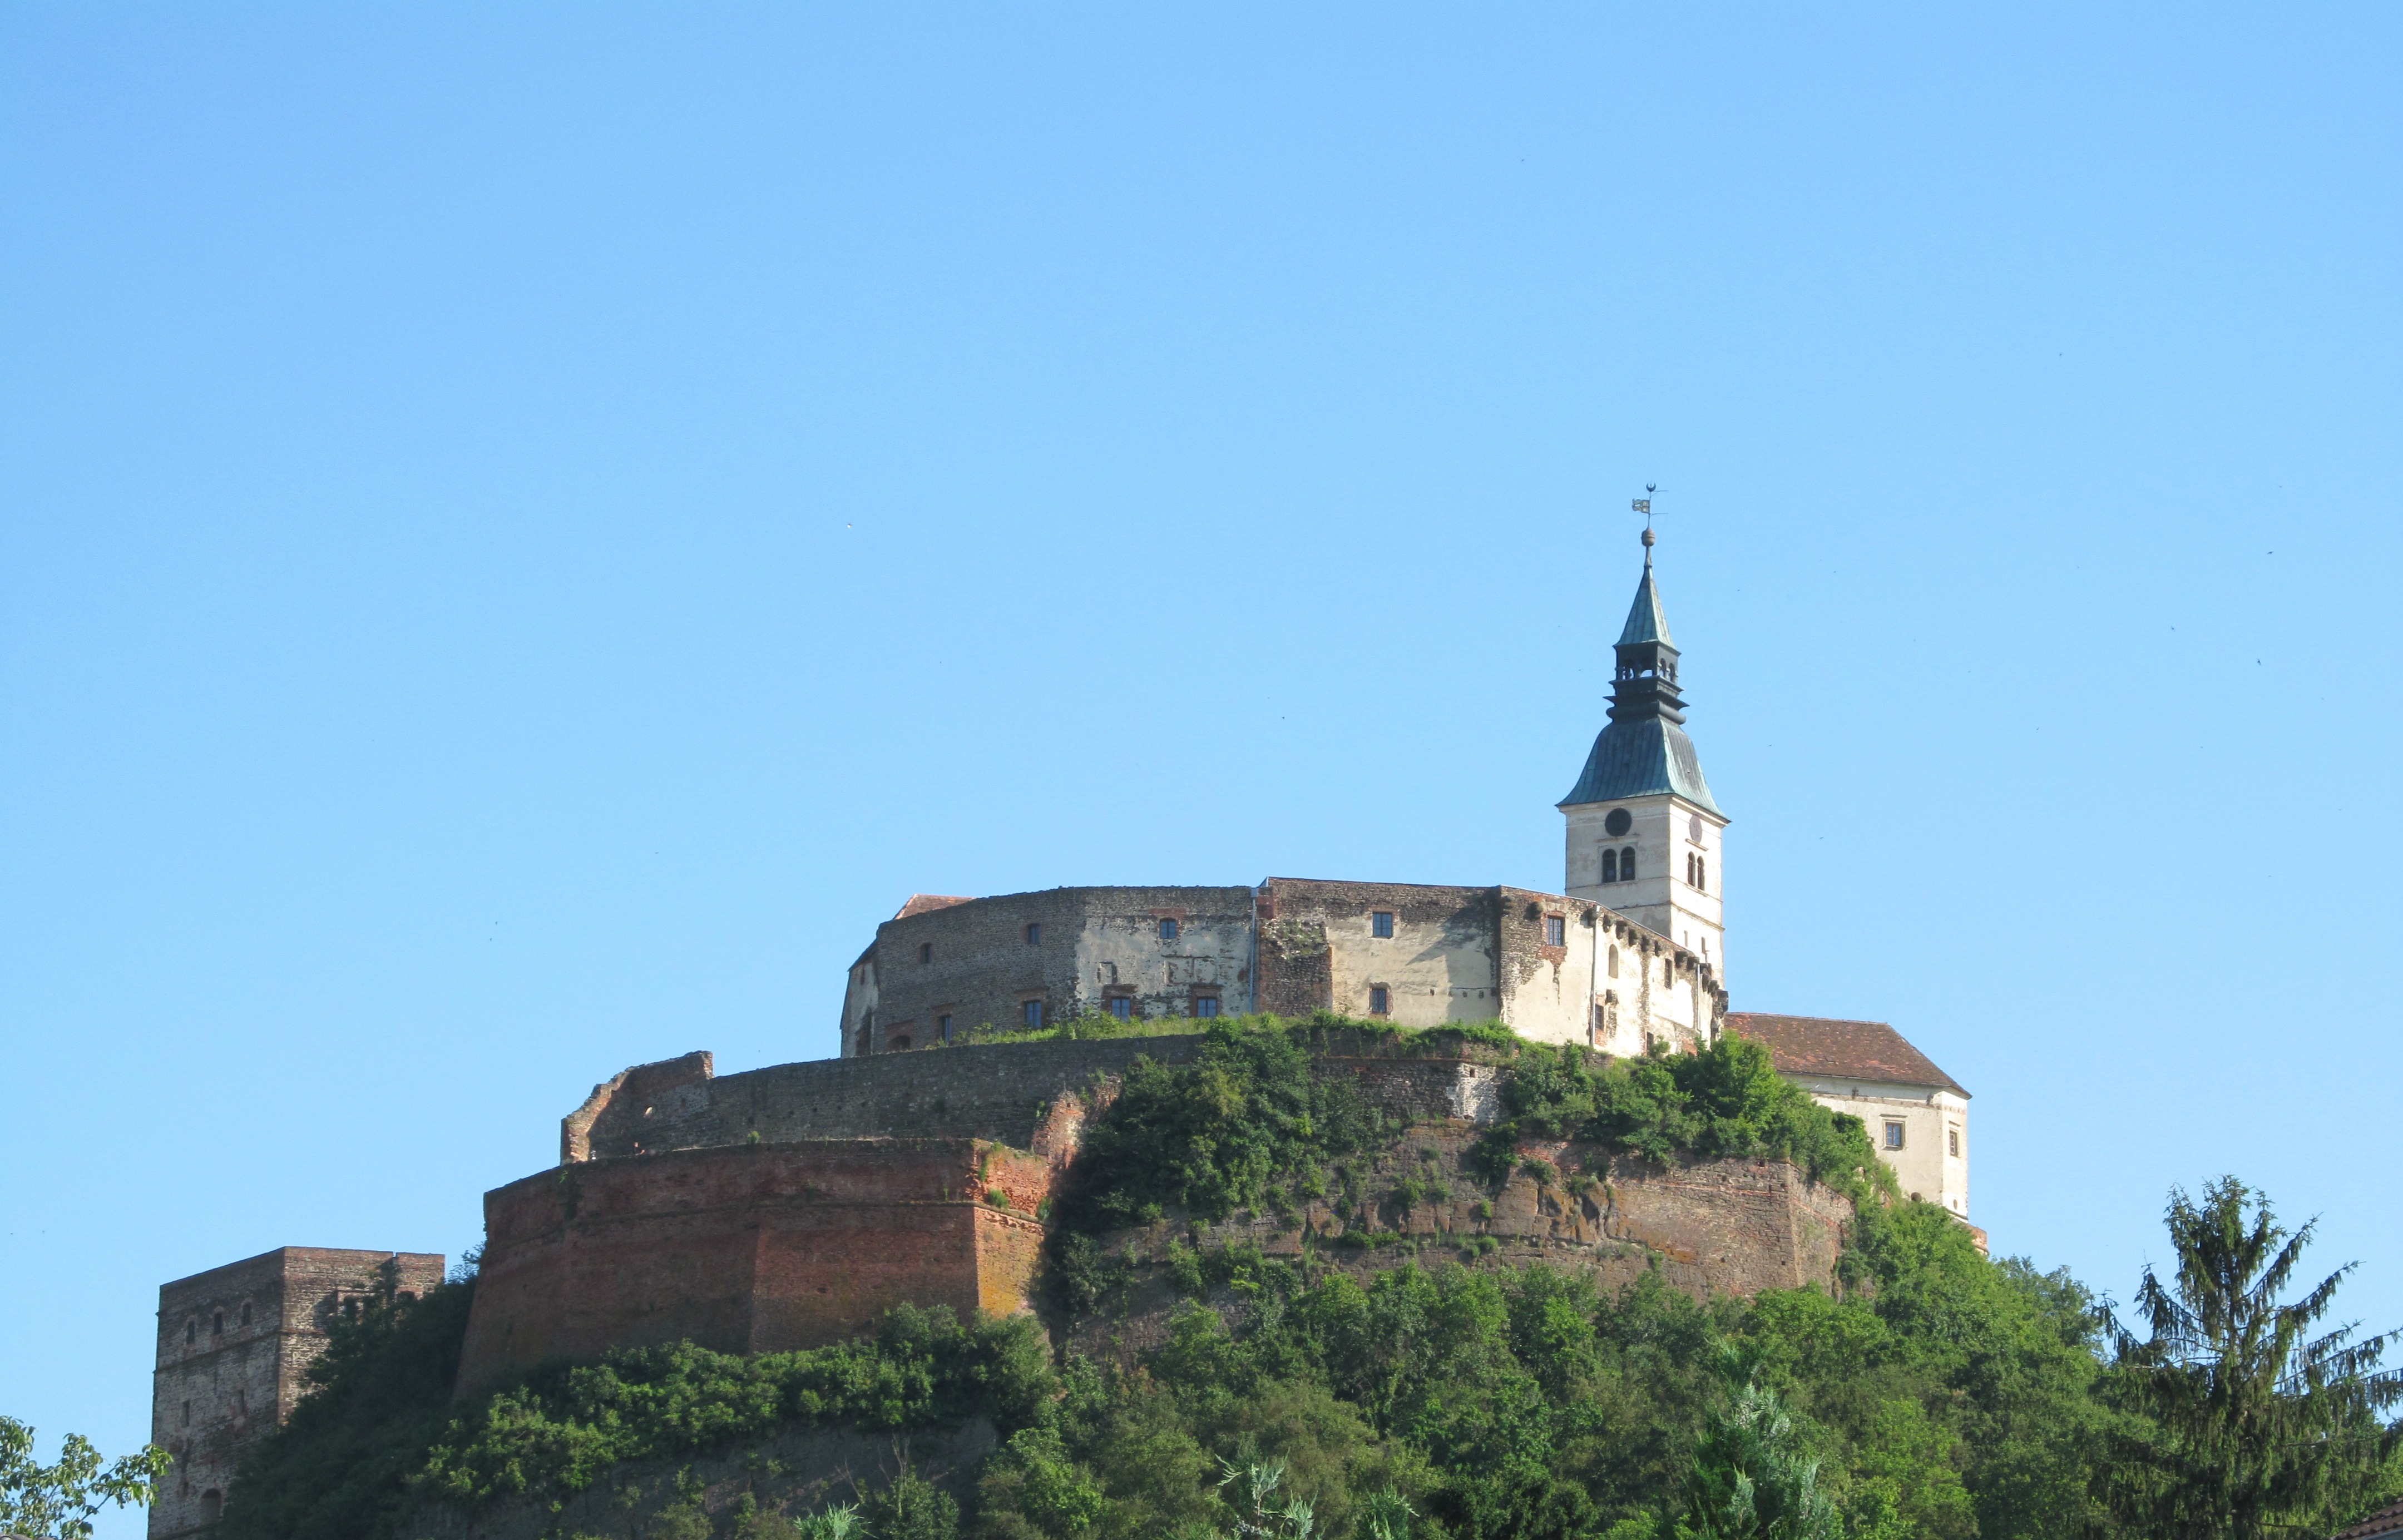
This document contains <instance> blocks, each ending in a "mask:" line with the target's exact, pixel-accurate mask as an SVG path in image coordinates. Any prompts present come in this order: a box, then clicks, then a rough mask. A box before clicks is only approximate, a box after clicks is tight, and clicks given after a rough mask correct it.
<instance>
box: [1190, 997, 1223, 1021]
mask: <svg viewBox="0 0 2403 1540" xmlns="http://www.w3.org/2000/svg"><path fill="white" fill-rule="evenodd" d="M1193 1014H1194V1015H1196V1016H1200V1017H1205V1018H1206V1017H1212V1016H1215V1015H1217V1014H1218V997H1217V996H1216V995H1215V994H1197V995H1195V996H1194V997H1193Z"/></svg>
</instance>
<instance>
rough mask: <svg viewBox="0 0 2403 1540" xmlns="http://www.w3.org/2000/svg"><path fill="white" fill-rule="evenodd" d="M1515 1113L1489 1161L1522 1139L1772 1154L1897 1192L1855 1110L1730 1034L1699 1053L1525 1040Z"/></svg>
mask: <svg viewBox="0 0 2403 1540" xmlns="http://www.w3.org/2000/svg"><path fill="white" fill-rule="evenodd" d="M1502 1100H1503V1105H1504V1107H1505V1109H1506V1110H1507V1112H1508V1113H1509V1117H1507V1119H1506V1120H1505V1121H1503V1122H1502V1123H1501V1124H1499V1125H1497V1126H1496V1127H1495V1128H1494V1129H1493V1131H1492V1132H1491V1133H1490V1134H1489V1136H1488V1139H1487V1146H1488V1155H1487V1164H1488V1166H1489V1169H1491V1168H1493V1167H1495V1166H1496V1165H1498V1164H1501V1163H1504V1162H1507V1161H1510V1160H1511V1159H1512V1158H1514V1152H1515V1145H1516V1142H1517V1140H1518V1139H1519V1137H1520V1136H1521V1135H1522V1134H1523V1135H1530V1136H1534V1137H1537V1138H1553V1139H1582V1140H1589V1141H1591V1142H1593V1143H1596V1144H1601V1145H1609V1146H1612V1147H1614V1148H1617V1149H1623V1150H1628V1151H1631V1152H1632V1153H1634V1154H1637V1155H1641V1156H1644V1157H1646V1158H1648V1159H1652V1160H1656V1161H1666V1160H1669V1159H1672V1158H1674V1157H1677V1156H1680V1155H1694V1156H1699V1157H1702V1158H1705V1159H1716V1158H1748V1157H1753V1156H1762V1155H1766V1156H1772V1157H1775V1158H1779V1159H1785V1160H1791V1161H1793V1162H1794V1163H1795V1164H1796V1165H1798V1166H1800V1167H1801V1168H1802V1169H1804V1170H1805V1171H1807V1172H1810V1173H1811V1174H1812V1176H1813V1177H1814V1178H1816V1179H1818V1180H1820V1181H1823V1182H1827V1183H1829V1184H1831V1185H1833V1186H1837V1187H1839V1188H1840V1189H1841V1190H1843V1191H1844V1192H1846V1193H1847V1194H1848V1195H1850V1196H1854V1198H1855V1199H1856V1200H1857V1199H1859V1198H1863V1197H1866V1196H1867V1195H1868V1193H1870V1192H1877V1193H1880V1194H1882V1196H1884V1197H1886V1198H1889V1199H1891V1198H1892V1197H1894V1196H1896V1191H1895V1186H1894V1180H1893V1175H1892V1173H1891V1172H1889V1171H1887V1169H1886V1167H1885V1164H1884V1162H1882V1161H1881V1160H1879V1159H1878V1158H1877V1152H1876V1151H1875V1150H1874V1149H1873V1148H1872V1147H1871V1146H1870V1145H1869V1140H1868V1131H1867V1130H1865V1129H1864V1128H1863V1127H1862V1126H1861V1120H1860V1119H1859V1118H1857V1117H1847V1116H1845V1115H1844V1114H1842V1113H1839V1112H1832V1111H1830V1110H1829V1109H1827V1108H1826V1107H1823V1106H1821V1105H1820V1104H1819V1103H1816V1102H1814V1101H1813V1100H1812V1099H1811V1095H1810V1093H1809V1092H1808V1091H1805V1090H1804V1089H1802V1088H1800V1087H1799V1086H1797V1085H1795V1084H1794V1083H1793V1082H1792V1081H1790V1080H1787V1079H1785V1077H1784V1076H1783V1075H1779V1074H1778V1073H1777V1070H1776V1067H1775V1065H1774V1064H1773V1063H1772V1062H1771V1059H1770V1055H1769V1050H1768V1049H1767V1048H1765V1047H1761V1046H1760V1045H1759V1044H1757V1043H1754V1042H1751V1041H1748V1040H1747V1039H1745V1038H1743V1037H1740V1036H1737V1035H1736V1034H1732V1033H1729V1034H1723V1035H1722V1036H1721V1037H1720V1038H1719V1039H1718V1041H1716V1042H1715V1043H1713V1044H1711V1045H1710V1046H1708V1047H1704V1048H1702V1049H1700V1050H1699V1051H1697V1052H1693V1053H1679V1052H1674V1051H1672V1050H1670V1049H1668V1048H1666V1047H1661V1048H1656V1049H1655V1050H1654V1051H1653V1052H1651V1053H1649V1054H1647V1055H1646V1056H1645V1057H1643V1058H1641V1059H1604V1058H1603V1057H1602V1056H1601V1055H1599V1054H1595V1053H1592V1052H1590V1051H1589V1050H1587V1049H1585V1048H1583V1047H1577V1046H1576V1045H1574V1044H1565V1045H1563V1046H1560V1047H1548V1046H1546V1045H1543V1044H1538V1043H1530V1044H1526V1045H1523V1046H1522V1047H1521V1049H1520V1052H1519V1055H1518V1057H1517V1058H1516V1059H1515V1060H1514V1061H1512V1062H1511V1065H1510V1068H1509V1070H1508V1073H1507V1076H1506V1077H1505V1079H1504V1081H1503V1087H1502Z"/></svg>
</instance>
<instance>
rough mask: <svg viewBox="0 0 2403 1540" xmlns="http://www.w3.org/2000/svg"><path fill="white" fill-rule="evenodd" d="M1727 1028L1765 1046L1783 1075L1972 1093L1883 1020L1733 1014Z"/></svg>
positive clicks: (1729, 1017) (1728, 1019)
mask: <svg viewBox="0 0 2403 1540" xmlns="http://www.w3.org/2000/svg"><path fill="white" fill-rule="evenodd" d="M1727 1024H1728V1026H1729V1029H1730V1030H1732V1031H1735V1032H1738V1033H1741V1034H1743V1035H1744V1036H1746V1037H1749V1038H1751V1039H1752V1040H1753V1041H1754V1042H1756V1043H1758V1044H1760V1045H1761V1046H1762V1047H1766V1048H1767V1049H1768V1050H1769V1053H1770V1057H1771V1059H1773V1060H1774V1061H1776V1064H1777V1070H1778V1073H1779V1074H1781V1075H1824V1076H1827V1077H1828V1078H1830V1079H1837V1080H1882V1081H1884V1082H1886V1083H1887V1084H1889V1085H1896V1086H1934V1087H1936V1088H1937V1089H1939V1090H1949V1091H1951V1092H1952V1093H1953V1094H1954V1095H1955V1096H1966V1095H1968V1094H1969V1093H1968V1091H1967V1090H1965V1089H1963V1087H1962V1085H1961V1082H1959V1081H1958V1080H1955V1079H1953V1078H1952V1076H1951V1075H1947V1074H1945V1073H1944V1072H1943V1071H1942V1070H1940V1069H1938V1068H1937V1067H1936V1063H1935V1061H1933V1060H1931V1059H1929V1058H1928V1057H1927V1055H1925V1054H1924V1053H1922V1052H1920V1051H1919V1050H1918V1049H1917V1048H1914V1047H1911V1046H1910V1039H1909V1038H1907V1037H1905V1036H1903V1034H1900V1033H1898V1032H1896V1031H1895V1030H1894V1029H1893V1028H1892V1027H1890V1026H1887V1025H1886V1024H1885V1023H1884V1022H1882V1021H1838V1020H1830V1019H1828V1018H1827V1017H1823V1016H1771V1015H1768V1014H1765V1013H1763V1012H1758V1011H1740V1012H1739V1011H1730V1012H1729V1013H1728V1018H1727Z"/></svg>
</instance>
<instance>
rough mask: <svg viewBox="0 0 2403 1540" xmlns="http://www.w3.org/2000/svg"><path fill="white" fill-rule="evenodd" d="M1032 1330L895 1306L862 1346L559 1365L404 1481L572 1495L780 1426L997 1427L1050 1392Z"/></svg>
mask: <svg viewBox="0 0 2403 1540" xmlns="http://www.w3.org/2000/svg"><path fill="white" fill-rule="evenodd" d="M1052 1388H1053V1386H1052V1377H1051V1367H1050V1354H1049V1350H1048V1349H1047V1347H1046V1346H1045V1344H1044V1340H1043V1336H1042V1333H1041V1332H1040V1330H1038V1329H1037V1328H1036V1327H1035V1325H1034V1323H1033V1322H1031V1321H1027V1320H1023V1319H1018V1320H1007V1321H991V1320H978V1321H975V1322H970V1323H962V1322H961V1321H960V1320H959V1319H958V1318H956V1317H955V1316H953V1315H952V1313H951V1311H949V1310H948V1309H941V1308H938V1309H935V1310H931V1311H921V1310H916V1309H913V1308H911V1307H910V1306H906V1305H905V1306H902V1307H900V1308H899V1309H897V1310H895V1311H891V1312H890V1313H889V1314H887V1315H886V1317H885V1318H884V1323H883V1325H882V1327H881V1328H880V1329H879V1331H878V1332H877V1334H876V1335H875V1336H874V1337H872V1338H863V1339H859V1340H857V1341H853V1342H843V1343H837V1344H836V1345H834V1346H832V1347H825V1348H812V1349H808V1350H805V1351H802V1352H799V1353H762V1354H760V1355H759V1356H757V1357H755V1358H744V1357H741V1356H738V1355H736V1354H732V1353H712V1352H710V1351H709V1350H708V1349H706V1348H697V1347H695V1346H693V1345H692V1344H691V1343H689V1342H685V1343H679V1344H677V1345H676V1346H674V1347H665V1348H642V1349H635V1350H632V1351H630V1352H625V1353H612V1354H610V1355H609V1356H608V1357H607V1358H605V1359H604V1360H603V1361H602V1362H601V1363H599V1364H586V1365H561V1366H556V1367H551V1368H549V1369H547V1370H545V1371H543V1372H541V1373H539V1374H537V1375H535V1377H534V1378H533V1379H531V1380H527V1381H526V1382H524V1383H523V1384H521V1385H517V1386H512V1387H510V1388H508V1389H507V1390H503V1391H501V1392H499V1393H497V1394H493V1395H492V1396H490V1397H488V1398H486V1399H485V1400H484V1401H483V1402H482V1403H481V1404H480V1405H479V1406H478V1407H477V1408H476V1410H475V1411H474V1412H473V1413H472V1414H471V1415H469V1416H467V1417H465V1418H463V1419H460V1420H459V1421H457V1422H452V1423H451V1424H450V1425H449V1426H448V1427H446V1428H445V1429H443V1431H442V1435H441V1437H440V1438H439V1440H438V1441H437V1442H436V1443H435V1444H434V1445H433V1447H432V1448H431V1450H428V1451H427V1453H426V1455H425V1458H424V1465H423V1469H422V1471H421V1472H420V1474H419V1475H418V1476H417V1477H416V1478H415V1480H414V1482H413V1485H414V1488H415V1490H416V1492H417V1494H418V1495H419V1496H421V1497H424V1498H428V1499H441V1500H445V1501H450V1502H458V1503H469V1504H474V1503H482V1502H487V1501H490V1500H492V1499H493V1498H496V1497H514V1496H523V1495H529V1494H530V1495H533V1496H535V1497H538V1498H545V1499H557V1498H560V1497H562V1496H563V1495H564V1494H566V1493H571V1492H576V1491H584V1490H586V1489H587V1488H589V1487H590V1486H591V1485H592V1484H593V1483H594V1482H595V1481H597V1480H599V1479H600V1478H602V1477H603V1476H604V1474H605V1473H606V1472H607V1471H608V1470H609V1468H610V1467H611V1466H613V1465H616V1464H619V1463H620V1462H623V1461H628V1460H644V1459H652V1458H657V1457H661V1456H676V1455H684V1454H691V1453H698V1452H700V1451H701V1450H710V1449H715V1448H721V1447H724V1446H727V1445H729V1444H733V1443H736V1442H739V1441H740V1440H742V1439H744V1438H749V1437H757V1436H760V1435H762V1434H766V1433H769V1432H771V1431H773V1430H775V1429H777V1428H780V1427H804V1428H806V1427H828V1426H836V1425H848V1426H853V1427H863V1428H907V1427H926V1426H935V1425H944V1424H955V1423H958V1422H962V1421H964V1420H965V1419H966V1418H968V1417H971V1416H976V1415H979V1414H981V1415H985V1416H989V1417H992V1418H993V1420H994V1421H995V1422H998V1423H999V1424H1000V1425H1001V1426H1002V1427H1003V1428H1005V1429H1007V1428H1011V1427H1015V1426H1019V1425H1021V1424H1023V1423H1025V1422H1029V1421H1031V1420H1032V1419H1033V1418H1034V1417H1035V1415H1036V1413H1037V1411H1038V1409H1039V1408H1041V1407H1042V1405H1043V1404H1044V1403H1045V1401H1046V1400H1047V1399H1048V1398H1049V1395H1050V1394H1051V1393H1052Z"/></svg>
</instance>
